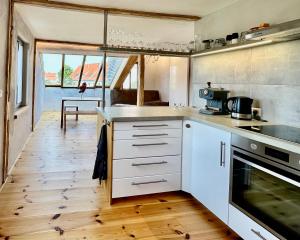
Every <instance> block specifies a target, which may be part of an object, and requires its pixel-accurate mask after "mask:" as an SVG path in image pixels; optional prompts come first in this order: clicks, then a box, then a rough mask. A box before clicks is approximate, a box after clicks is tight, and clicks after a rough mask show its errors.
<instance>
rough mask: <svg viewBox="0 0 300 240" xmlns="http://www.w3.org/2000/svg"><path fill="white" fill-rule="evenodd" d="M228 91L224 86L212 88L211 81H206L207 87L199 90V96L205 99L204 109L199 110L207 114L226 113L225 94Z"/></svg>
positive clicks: (226, 94)
mask: <svg viewBox="0 0 300 240" xmlns="http://www.w3.org/2000/svg"><path fill="white" fill-rule="evenodd" d="M228 93H229V91H226V90H224V88H212V87H211V82H208V83H207V88H204V89H200V90H199V97H200V98H204V99H206V106H205V109H200V110H199V112H200V113H203V114H209V115H227V114H228V109H227V96H228Z"/></svg>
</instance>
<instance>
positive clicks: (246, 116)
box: [231, 112, 252, 120]
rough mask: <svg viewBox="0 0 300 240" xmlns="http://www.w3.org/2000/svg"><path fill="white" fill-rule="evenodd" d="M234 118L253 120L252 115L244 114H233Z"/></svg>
mask: <svg viewBox="0 0 300 240" xmlns="http://www.w3.org/2000/svg"><path fill="white" fill-rule="evenodd" d="M231 117H232V118H236V119H241V120H251V119H252V114H242V113H234V112H233V113H231Z"/></svg>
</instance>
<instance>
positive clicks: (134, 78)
mask: <svg viewBox="0 0 300 240" xmlns="http://www.w3.org/2000/svg"><path fill="white" fill-rule="evenodd" d="M137 82H138V65H137V64H134V66H133V67H132V69H131V89H137Z"/></svg>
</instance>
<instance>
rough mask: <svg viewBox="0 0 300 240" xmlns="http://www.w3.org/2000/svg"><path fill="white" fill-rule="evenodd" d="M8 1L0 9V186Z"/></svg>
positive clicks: (0, 175) (2, 2) (5, 0)
mask: <svg viewBox="0 0 300 240" xmlns="http://www.w3.org/2000/svg"><path fill="white" fill-rule="evenodd" d="M8 2H9V1H8V0H1V7H0V37H1V39H0V56H1V57H0V91H2V97H0V186H1V181H2V170H3V169H2V168H3V118H4V116H3V115H4V88H5V81H6V76H5V72H6V50H7V22H8Z"/></svg>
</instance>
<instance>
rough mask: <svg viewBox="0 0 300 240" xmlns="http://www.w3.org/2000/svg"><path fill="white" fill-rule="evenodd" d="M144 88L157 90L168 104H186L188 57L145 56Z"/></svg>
mask: <svg viewBox="0 0 300 240" xmlns="http://www.w3.org/2000/svg"><path fill="white" fill-rule="evenodd" d="M145 89H146V90H158V91H159V94H160V97H161V100H162V101H165V102H169V103H170V106H174V105H177V106H187V101H188V98H187V94H188V59H187V58H179V57H159V58H158V59H157V61H155V58H154V57H151V58H150V59H149V56H147V57H146V64H145Z"/></svg>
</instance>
